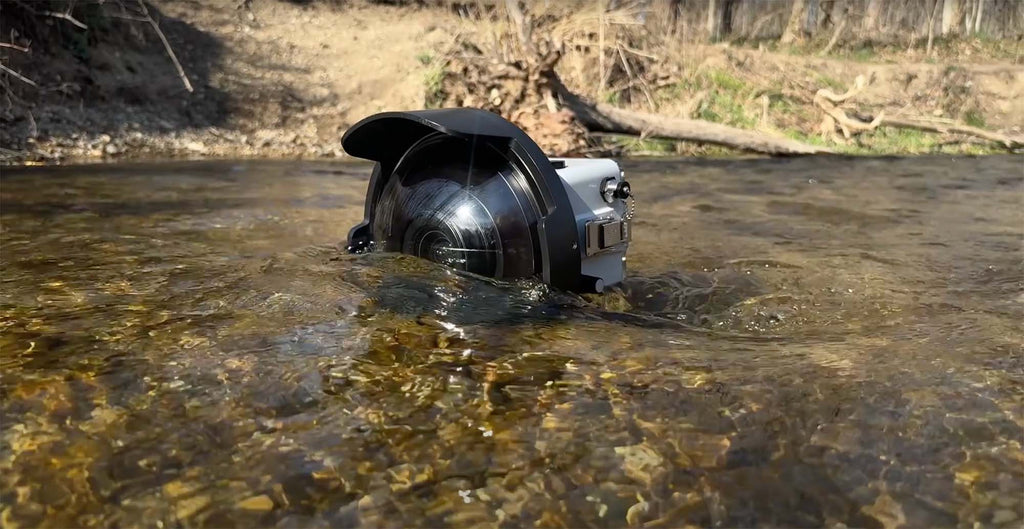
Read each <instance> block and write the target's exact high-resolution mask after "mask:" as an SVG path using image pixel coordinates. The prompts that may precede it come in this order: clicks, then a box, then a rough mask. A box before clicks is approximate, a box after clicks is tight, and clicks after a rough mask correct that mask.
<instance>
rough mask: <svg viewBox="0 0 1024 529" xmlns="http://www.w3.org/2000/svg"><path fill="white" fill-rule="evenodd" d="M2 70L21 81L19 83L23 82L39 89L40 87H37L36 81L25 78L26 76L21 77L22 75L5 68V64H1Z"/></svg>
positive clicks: (0, 68)
mask: <svg viewBox="0 0 1024 529" xmlns="http://www.w3.org/2000/svg"><path fill="white" fill-rule="evenodd" d="M0 70H3V71H5V72H7V73H9V74H10V75H11V76H12V77H14V78H15V79H17V80H19V81H21V82H23V83H25V84H27V85H31V86H35V87H39V85H37V84H36V82H35V81H33V80H32V79H29V78H28V77H25V76H24V75H21V74H20V73H18V72H16V71H14V70H12V69H10V68H8V67H6V66H4V65H3V63H0Z"/></svg>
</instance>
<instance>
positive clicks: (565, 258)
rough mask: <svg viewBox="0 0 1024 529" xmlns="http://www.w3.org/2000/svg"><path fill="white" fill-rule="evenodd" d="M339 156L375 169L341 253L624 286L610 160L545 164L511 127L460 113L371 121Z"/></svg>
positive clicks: (388, 115) (622, 235)
mask: <svg viewBox="0 0 1024 529" xmlns="http://www.w3.org/2000/svg"><path fill="white" fill-rule="evenodd" d="M342 146H343V147H344V149H345V151H346V152H348V153H349V154H351V155H352V156H355V157H358V158H365V159H368V160H372V161H374V162H376V165H375V166H374V168H373V174H372V176H371V177H370V183H369V187H368V189H367V192H366V203H365V207H364V218H363V221H362V222H360V223H359V224H357V225H356V226H354V227H353V228H352V229H351V230H350V231H349V234H348V249H349V251H350V252H354V253H361V252H366V251H388V252H401V253H406V254H411V255H415V256H419V257H423V258H426V259H430V260H432V261H436V262H439V263H442V264H445V265H447V266H450V267H453V268H455V269H459V270H464V271H467V272H471V273H475V274H480V275H484V276H488V277H494V278H498V279H516V278H528V277H537V278H539V279H541V280H542V281H544V282H545V283H547V284H550V285H552V286H554V287H556V288H561V289H565V290H573V291H580V292H601V291H602V290H604V288H606V287H609V286H611V285H614V284H616V283H619V282H620V281H622V279H623V278H624V276H625V271H626V249H627V247H628V246H629V241H630V238H631V220H632V214H633V198H632V193H631V190H630V187H629V183H628V182H626V180H625V179H624V177H623V173H622V171H621V170H620V169H619V165H618V164H617V163H615V162H614V161H613V160H608V159H587V158H551V159H549V158H548V157H547V156H545V155H544V153H543V152H542V151H541V149H540V147H538V146H537V144H536V143H534V141H533V140H532V139H530V137H529V136H528V135H527V134H526V133H525V132H523V131H522V130H520V129H519V128H518V127H516V126H515V125H513V124H512V123H509V122H508V121H506V120H505V119H503V118H502V117H500V116H498V115H496V114H493V113H491V112H487V111H484V110H479V109H470V108H455V109H440V110H423V111H413V112H385V113H381V114H375V115H373V116H370V117H368V118H365V119H363V120H362V121H360V122H359V123H357V124H355V125H354V126H352V127H351V128H350V129H349V130H348V131H347V132H346V133H345V135H344V136H343V137H342Z"/></svg>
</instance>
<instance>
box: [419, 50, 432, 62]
mask: <svg viewBox="0 0 1024 529" xmlns="http://www.w3.org/2000/svg"><path fill="white" fill-rule="evenodd" d="M416 60H417V61H419V63H420V64H422V65H423V66H430V63H432V62H434V54H433V53H430V52H429V51H421V52H420V53H417V54H416Z"/></svg>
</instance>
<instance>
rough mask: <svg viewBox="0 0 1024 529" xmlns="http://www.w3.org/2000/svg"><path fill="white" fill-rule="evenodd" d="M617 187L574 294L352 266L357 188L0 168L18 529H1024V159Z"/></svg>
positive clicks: (246, 172) (337, 182) (723, 167)
mask: <svg viewBox="0 0 1024 529" xmlns="http://www.w3.org/2000/svg"><path fill="white" fill-rule="evenodd" d="M624 168H625V170H626V172H627V175H628V176H629V179H630V181H631V183H632V184H633V189H634V190H635V192H636V194H637V197H638V200H637V204H638V210H637V219H638V220H637V222H636V224H635V227H634V237H635V239H634V241H633V244H632V246H631V248H630V252H629V259H630V260H629V273H630V275H631V276H632V277H631V279H630V280H629V281H628V282H627V283H626V284H624V285H623V286H622V288H621V289H618V290H617V291H615V292H612V293H609V294H606V295H603V296H586V297H580V296H576V295H573V294H569V293H564V292H556V291H551V290H549V289H547V288H545V287H544V286H543V285H540V284H537V283H533V282H524V283H515V284H505V283H500V282H494V281H488V280H483V279H480V278H474V277H469V276H465V275H458V274H455V273H453V272H450V271H449V270H447V269H445V268H443V267H440V266H438V265H434V264H432V263H429V262H424V261H419V260H416V259H413V258H409V257H403V256H394V255H381V254H378V255H368V256H349V255H345V254H344V252H343V251H342V250H341V249H340V242H341V241H343V239H344V238H345V235H346V231H347V229H348V227H349V226H351V225H352V224H353V223H355V222H356V221H357V220H359V218H361V216H362V199H363V193H364V190H365V185H366V180H367V177H368V173H369V166H367V165H359V164H346V163H309V162H294V163H283V162H215V163H175V164H159V165H130V166H90V167H65V168H47V169H5V170H4V174H3V177H2V180H0V183H2V212H0V213H2V243H3V244H2V257H0V265H2V291H0V332H2V334H0V347H2V353H0V370H2V374H0V391H2V405H0V406H2V407H0V411H2V415H0V420H2V437H0V492H2V506H0V507H2V513H0V515H2V519H0V521H2V525H3V526H5V527H18V526H26V527H30V526H39V525H43V526H51V527H55V526H139V525H142V526H154V525H155V526H159V527H167V526H179V525H184V526H217V527H221V526H254V525H263V526H275V525H276V526H288V527H293V526H331V527H345V526H362V527H407V526H427V527H437V526H452V527H468V526H477V525H482V526H494V525H497V526H503V527H518V526H525V525H536V526H545V527H590V526H611V527H621V526H627V525H631V526H642V527H681V526H686V525H699V526H726V527H735V526H753V525H762V526H763V525H768V526H830V527H842V526H844V525H846V526H862V527H895V526H912V527H929V526H961V527H972V526H977V525H979V524H980V525H981V526H1008V527H1020V525H1021V523H1022V520H1024V505H1022V501H1024V500H1022V498H1024V450H1022V446H1021V444H1022V441H1024V440H1022V436H1024V410H1022V406H1024V351H1022V328H1021V322H1022V316H1024V314H1022V312H1024V265H1022V255H1024V254H1022V246H1021V244H1022V234H1024V207H1022V206H1024V187H1022V186H1024V163H1022V158H1020V157H984V158H951V157H948V156H943V157H924V158H913V159H894V158H890V159H846V158H824V159H822V158H807V159H792V160H784V159H783V160H721V161H719V160H715V161H692V160H686V161H661V160H659V161H628V162H625V163H624Z"/></svg>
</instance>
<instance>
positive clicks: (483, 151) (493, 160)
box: [372, 135, 539, 278]
mask: <svg viewBox="0 0 1024 529" xmlns="http://www.w3.org/2000/svg"><path fill="white" fill-rule="evenodd" d="M537 219H538V214H537V206H536V203H535V202H534V200H533V196H532V193H531V191H530V188H529V185H528V184H527V183H526V179H525V178H524V177H523V176H522V174H520V173H519V171H517V170H516V169H515V168H514V167H513V166H512V165H511V164H510V163H509V161H508V160H507V159H506V158H505V157H504V156H502V155H501V154H500V153H499V152H498V151H497V150H495V149H494V148H493V147H491V146H487V145H477V146H474V145H472V144H471V142H469V141H467V140H463V139H460V138H455V137H452V136H445V135H438V136H432V137H428V138H427V139H425V140H423V141H421V142H420V143H419V144H417V145H416V146H414V147H413V148H412V149H410V150H409V152H408V153H407V154H406V155H405V156H404V157H403V158H402V160H401V161H399V163H398V165H397V167H396V168H395V171H394V172H393V174H392V175H391V177H390V178H389V180H388V182H387V183H386V184H385V185H384V188H383V190H382V191H381V195H380V197H379V198H378V201H377V204H376V209H375V211H374V216H373V224H372V225H373V241H374V248H375V249H378V250H383V251H390V252H401V253H406V254H410V255H415V256H418V257H423V258H425V259H430V260H432V261H436V262H438V263H442V264H444V265H447V266H450V267H453V268H456V269H459V270H465V271H467V272H472V273H475V274H480V275H484V276H489V277H495V278H520V277H530V276H532V275H534V274H535V271H536V270H538V267H537V266H536V263H535V256H537V255H539V249H538V248H539V247H538V246H537V238H536V223H537Z"/></svg>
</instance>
